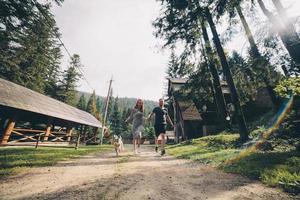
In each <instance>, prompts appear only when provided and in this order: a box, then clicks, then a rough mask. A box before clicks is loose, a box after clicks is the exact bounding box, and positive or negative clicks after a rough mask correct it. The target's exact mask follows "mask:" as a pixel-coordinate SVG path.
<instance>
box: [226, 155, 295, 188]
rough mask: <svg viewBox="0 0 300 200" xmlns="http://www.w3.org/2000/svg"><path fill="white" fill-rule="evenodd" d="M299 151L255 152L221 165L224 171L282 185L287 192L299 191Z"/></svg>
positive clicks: (272, 184) (269, 183)
mask: <svg viewBox="0 0 300 200" xmlns="http://www.w3.org/2000/svg"><path fill="white" fill-rule="evenodd" d="M299 164H300V154H299V152H295V151H290V152H257V153H253V154H250V155H249V156H247V157H244V158H242V159H240V160H237V161H235V162H232V163H229V164H223V165H222V166H221V168H222V169H224V170H225V171H226V172H232V173H239V174H242V175H245V176H247V177H249V178H253V179H261V180H262V182H263V183H265V184H267V185H270V186H277V187H278V186H279V187H282V188H283V189H284V190H285V191H287V192H292V193H300V168H299V166H300V165H299Z"/></svg>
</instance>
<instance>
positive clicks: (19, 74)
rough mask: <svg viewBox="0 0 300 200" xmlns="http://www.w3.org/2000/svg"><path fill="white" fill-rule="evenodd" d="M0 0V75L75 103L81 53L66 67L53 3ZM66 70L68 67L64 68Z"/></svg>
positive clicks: (60, 1)
mask: <svg viewBox="0 0 300 200" xmlns="http://www.w3.org/2000/svg"><path fill="white" fill-rule="evenodd" d="M62 2H63V0H55V1H48V3H44V4H42V3H39V2H38V1H36V0H24V1H18V0H10V1H0V77H1V78H4V79H7V80H9V81H12V82H14V83H17V84H20V85H23V86H25V87H27V88H29V89H32V90H35V91H37V92H39V93H42V94H45V95H48V96H50V97H52V98H55V99H58V100H60V101H62V102H65V103H67V104H70V105H73V106H75V105H76V104H77V102H76V99H75V95H76V93H77V91H76V88H77V84H78V80H79V79H80V78H81V73H80V68H81V67H82V64H81V61H80V56H79V55H78V54H74V55H70V58H69V65H68V66H62V63H61V60H62V57H63V54H62V43H61V42H60V40H59V39H60V33H59V29H58V27H57V25H56V21H55V19H54V16H53V14H52V13H51V6H52V4H58V5H60V4H61V3H62ZM63 69H64V70H63Z"/></svg>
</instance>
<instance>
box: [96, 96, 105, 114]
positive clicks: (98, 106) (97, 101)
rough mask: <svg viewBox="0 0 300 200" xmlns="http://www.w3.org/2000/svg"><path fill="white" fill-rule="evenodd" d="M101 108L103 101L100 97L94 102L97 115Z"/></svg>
mask: <svg viewBox="0 0 300 200" xmlns="http://www.w3.org/2000/svg"><path fill="white" fill-rule="evenodd" d="M102 106H103V101H102V99H101V98H100V97H97V100H96V108H97V111H98V112H99V113H101V112H102Z"/></svg>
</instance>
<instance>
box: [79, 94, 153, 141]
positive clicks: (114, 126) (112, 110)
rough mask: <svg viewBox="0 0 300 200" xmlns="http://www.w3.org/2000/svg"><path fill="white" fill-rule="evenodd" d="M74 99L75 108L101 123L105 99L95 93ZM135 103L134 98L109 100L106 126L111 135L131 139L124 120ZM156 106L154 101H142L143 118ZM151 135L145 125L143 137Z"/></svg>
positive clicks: (129, 127) (151, 129)
mask: <svg viewBox="0 0 300 200" xmlns="http://www.w3.org/2000/svg"><path fill="white" fill-rule="evenodd" d="M76 99H78V104H77V108H79V109H81V110H84V111H87V112H89V113H92V114H93V115H94V116H95V117H96V118H98V119H99V120H100V121H102V117H103V116H101V115H100V113H104V112H105V103H106V102H105V101H106V97H101V96H96V94H95V92H94V93H92V94H89V93H86V92H78V93H77V97H76ZM136 101H137V99H136V98H126V97H122V98H119V97H116V98H114V97H111V98H110V101H109V106H108V116H107V125H108V126H109V127H110V131H111V133H112V134H116V135H121V136H122V137H123V138H125V139H130V138H131V126H130V124H128V123H125V120H126V119H127V118H128V117H129V115H130V112H131V109H132V108H133V107H134V105H135V103H136ZM157 104H158V103H157V102H155V101H151V100H144V105H145V116H147V115H148V114H149V113H150V112H151V111H152V109H153V108H154V107H155V106H157ZM153 133H154V132H153V128H151V124H150V123H146V135H144V136H145V137H147V138H151V137H152V135H153ZM89 134H91V135H92V134H93V133H92V130H90V133H89Z"/></svg>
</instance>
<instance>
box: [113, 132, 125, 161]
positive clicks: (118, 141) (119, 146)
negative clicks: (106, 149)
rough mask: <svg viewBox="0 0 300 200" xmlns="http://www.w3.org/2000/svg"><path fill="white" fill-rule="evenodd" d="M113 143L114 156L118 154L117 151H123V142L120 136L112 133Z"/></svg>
mask: <svg viewBox="0 0 300 200" xmlns="http://www.w3.org/2000/svg"><path fill="white" fill-rule="evenodd" d="M113 144H114V147H115V151H116V156H119V153H121V152H123V151H124V144H123V141H122V137H121V136H117V135H114V137H113Z"/></svg>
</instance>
